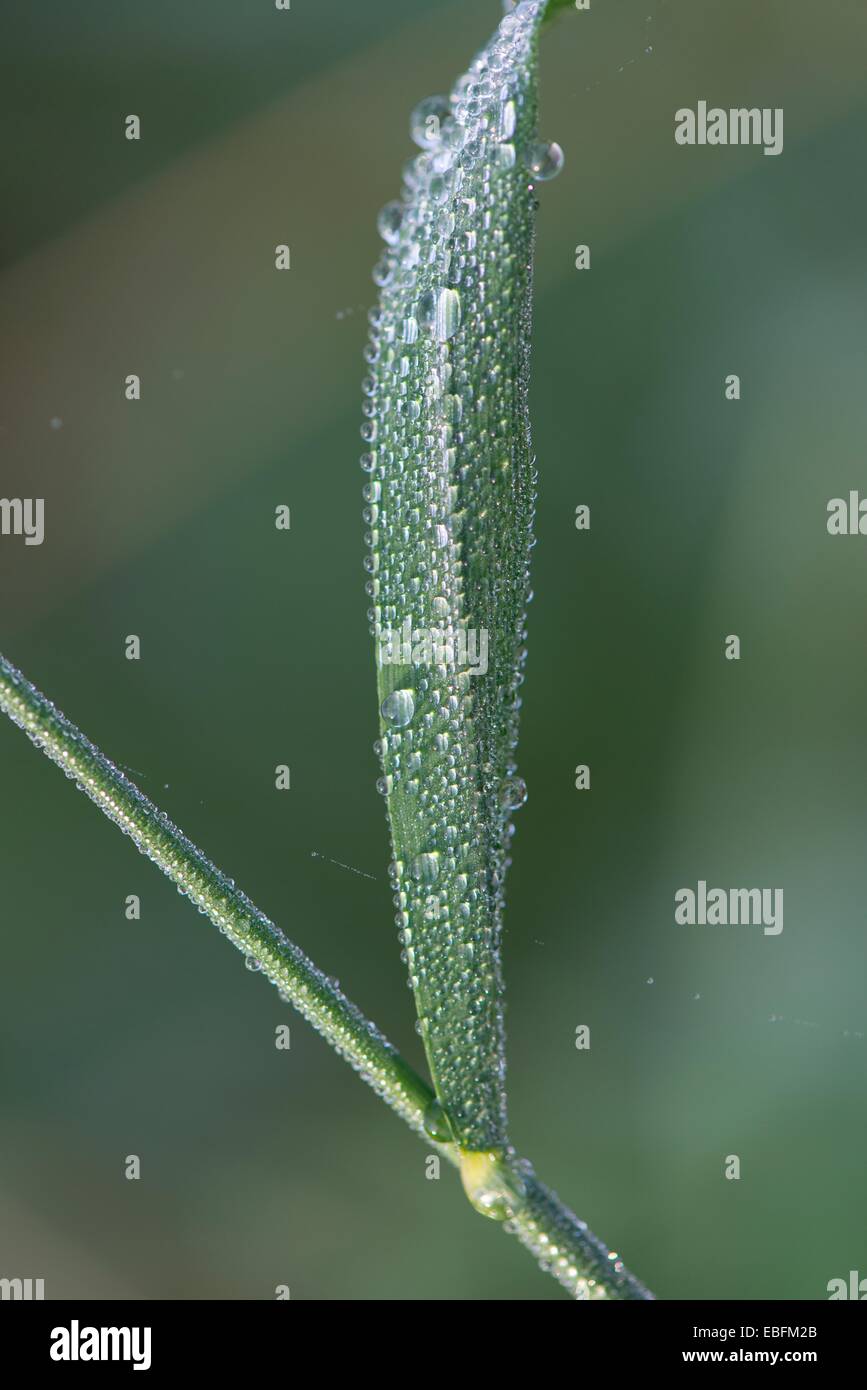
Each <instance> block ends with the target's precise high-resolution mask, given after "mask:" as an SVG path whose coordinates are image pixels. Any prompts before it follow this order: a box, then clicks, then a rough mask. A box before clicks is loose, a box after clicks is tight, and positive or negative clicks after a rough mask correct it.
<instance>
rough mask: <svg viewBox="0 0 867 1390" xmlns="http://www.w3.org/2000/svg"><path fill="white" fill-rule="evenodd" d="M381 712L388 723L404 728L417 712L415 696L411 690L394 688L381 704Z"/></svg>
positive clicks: (397, 727)
mask: <svg viewBox="0 0 867 1390" xmlns="http://www.w3.org/2000/svg"><path fill="white" fill-rule="evenodd" d="M379 712H380V714H381V715H382V717H383V719H384V720H385V722H386V723H387V724H392V725H393V726H394V728H396V729H404V728H405V727H406V725H407V724H409V722H410V720H411V719H412V716H413V715H414V714H415V696H414V695H413V693H412V691H411V690H392V692H391V694H390V695H386V697H385V699H384V700H383V702H382V704H381V705H380V707H379Z"/></svg>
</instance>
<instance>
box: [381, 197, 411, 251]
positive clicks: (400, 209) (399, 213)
mask: <svg viewBox="0 0 867 1390" xmlns="http://www.w3.org/2000/svg"><path fill="white" fill-rule="evenodd" d="M403 213H404V206H403V203H401V202H398V200H397V199H395V200H394V201H393V202H391V203H386V205H385V207H384V208H381V209H380V212H379V216H378V217H377V219H376V228H377V231H378V232H379V235H380V236H381V237H382V239H383V241H387V242H388V244H389V246H393V245H394V243H395V242H396V241H397V239H398V237H399V236H400V226H401V223H402V222H403Z"/></svg>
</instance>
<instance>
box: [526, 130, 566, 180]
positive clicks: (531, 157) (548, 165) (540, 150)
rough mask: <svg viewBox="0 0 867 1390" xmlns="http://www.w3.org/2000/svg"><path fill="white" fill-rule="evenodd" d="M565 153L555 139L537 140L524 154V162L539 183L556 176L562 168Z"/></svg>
mask: <svg viewBox="0 0 867 1390" xmlns="http://www.w3.org/2000/svg"><path fill="white" fill-rule="evenodd" d="M564 160H565V155H564V154H563V151H562V150H561V148H560V146H559V145H558V144H557V142H556V140H551V141H547V142H546V141H545V140H537V141H536V142H535V143H534V144H532V145H530V146H529V147H528V149H527V151H526V153H525V154H524V163H525V164H526V166H527V168H528V169H529V171H530V173H531V174H532V175H533V178H534V179H537V180H538V181H539V183H544V182H545V181H546V180H547V179H553V178H556V177H557V175H558V174H559V172H560V170H561V169H562V168H563V163H564Z"/></svg>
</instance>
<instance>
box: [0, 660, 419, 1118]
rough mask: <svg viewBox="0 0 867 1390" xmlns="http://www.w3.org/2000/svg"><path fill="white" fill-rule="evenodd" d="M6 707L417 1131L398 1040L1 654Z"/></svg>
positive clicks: (1, 703)
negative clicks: (382, 1030) (394, 1041)
mask: <svg viewBox="0 0 867 1390" xmlns="http://www.w3.org/2000/svg"><path fill="white" fill-rule="evenodd" d="M0 711H2V712H3V713H4V714H7V715H9V717H10V718H11V719H12V720H13V721H14V722H15V723H16V724H17V725H18V727H19V728H21V729H23V731H24V732H25V733H26V734H27V735H28V737H29V738H30V739H31V740H32V742H33V743H35V744H36V746H37V747H38V748H40V749H42V751H43V752H45V753H47V754H48V756H49V757H50V758H51V759H52V761H53V762H55V763H57V765H58V766H59V767H60V768H61V769H62V770H63V771H64V772H65V773H66V776H67V777H69V778H70V779H71V780H73V781H74V782H75V783H76V785H77V786H78V788H79V789H80V790H81V791H83V792H85V793H86V794H87V796H89V797H90V799H91V801H93V802H95V804H96V805H97V806H98V807H99V808H100V810H101V811H103V812H104V813H105V814H106V815H107V816H108V817H109V819H110V820H112V821H114V823H115V825H117V826H119V827H120V829H121V830H122V831H123V832H124V834H126V835H128V836H129V837H130V838H131V839H132V840H133V841H134V843H135V845H136V846H137V848H138V849H139V850H141V852H142V853H143V854H146V855H147V857H148V858H149V859H151V860H152V861H153V863H155V864H156V865H157V866H158V868H160V869H161V870H162V871H163V873H165V874H166V875H167V876H168V877H169V878H170V879H171V880H172V882H173V883H174V884H175V885H176V887H177V890H178V892H179V893H182V894H183V895H184V896H185V897H187V898H189V899H190V900H191V901H192V902H193V903H195V905H196V907H197V908H198V909H199V911H200V912H201V913H203V914H205V915H206V916H207V917H209V918H210V920H211V921H212V922H213V923H214V925H215V926H216V927H218V928H219V930H220V931H221V932H222V934H223V935H224V936H225V937H227V939H228V940H230V941H231V942H232V943H233V944H234V945H235V946H237V947H238V949H239V950H240V951H242V952H243V953H244V955H245V957H246V962H247V965H248V966H249V967H250V968H251V969H255V970H261V972H262V973H263V974H264V975H266V976H267V977H268V979H270V980H271V982H272V983H273V984H274V985H276V986H277V988H278V990H279V991H280V994H281V996H282V998H283V999H285V1000H286V1002H288V1003H291V1004H292V1005H294V1007H295V1008H296V1009H297V1010H298V1012H299V1013H300V1014H302V1016H303V1017H304V1018H306V1019H307V1020H308V1021H309V1022H310V1023H311V1024H312V1025H313V1027H314V1028H315V1029H316V1030H317V1031H318V1032H319V1033H321V1034H322V1035H323V1036H324V1037H325V1038H326V1039H327V1041H328V1042H329V1043H330V1044H331V1046H332V1047H333V1048H334V1049H335V1051H337V1052H338V1053H339V1054H340V1055H341V1056H342V1057H343V1058H345V1060H346V1061H347V1062H349V1064H350V1065H351V1066H352V1067H353V1069H354V1070H355V1071H356V1072H358V1073H359V1075H360V1076H361V1077H363V1079H364V1080H365V1081H366V1082H367V1083H368V1085H370V1086H371V1087H372V1088H373V1090H374V1091H375V1092H376V1093H377V1095H379V1096H381V1097H382V1099H383V1100H385V1101H386V1102H387V1103H388V1104H389V1105H390V1106H391V1107H392V1108H393V1109H394V1110H396V1111H397V1113H398V1114H399V1115H400V1116H401V1117H402V1118H403V1119H404V1120H406V1122H407V1123H408V1124H410V1125H411V1126H412V1128H413V1129H415V1130H417V1131H418V1132H420V1133H424V1128H423V1125H424V1108H423V1107H422V1106H421V1105H420V1103H419V1100H418V1099H417V1098H416V1096H415V1095H414V1094H413V1093H412V1088H411V1085H409V1084H408V1083H407V1076H408V1073H405V1072H404V1068H403V1064H402V1062H401V1060H400V1058H399V1056H398V1054H397V1053H396V1052H395V1050H394V1048H393V1047H392V1045H391V1043H389V1042H388V1040H387V1039H386V1038H384V1037H383V1035H382V1034H381V1033H380V1032H379V1030H378V1029H377V1028H376V1026H375V1025H374V1024H373V1023H371V1022H370V1021H369V1020H368V1019H366V1018H365V1017H364V1015H363V1014H362V1013H361V1012H360V1010H359V1009H358V1008H356V1006H355V1005H354V1004H353V1003H352V1002H351V1001H350V1000H349V999H347V998H346V996H345V995H344V994H343V993H342V992H341V990H340V988H339V986H338V984H337V981H336V980H330V979H329V978H328V977H327V976H326V975H324V974H323V973H322V971H320V970H318V969H317V968H316V966H315V965H314V964H313V963H312V961H310V960H308V958H307V957H306V956H305V955H304V953H303V951H301V950H300V949H299V948H298V947H297V946H295V945H294V944H293V943H292V942H291V941H290V940H289V939H288V938H287V937H286V936H285V935H284V933H283V932H282V931H281V930H280V929H279V927H276V926H275V925H274V923H273V922H271V921H269V920H268V918H267V917H266V916H265V915H264V913H262V912H260V911H259V909H258V908H257V907H255V906H254V905H253V903H252V902H251V901H250V899H249V898H248V897H247V896H246V894H244V893H242V892H241V890H240V889H239V888H237V887H236V886H235V884H234V882H233V881H232V879H230V878H227V877H226V876H225V875H224V874H222V873H221V872H220V870H219V869H217V868H216V867H215V865H213V864H212V863H211V862H210V861H209V860H208V859H207V858H206V857H205V855H204V854H202V852H201V850H199V849H197V848H196V846H195V845H194V844H192V842H191V841H190V840H188V839H187V837H186V836H185V835H184V834H183V833H182V831H180V830H178V828H177V827H176V826H175V825H173V824H172V822H171V821H170V820H169V818H168V816H166V815H165V813H164V812H163V811H160V810H158V808H157V807H156V806H155V805H154V804H153V802H151V801H149V800H148V798H147V797H146V796H144V795H143V794H142V792H140V791H139V789H138V787H136V786H135V784H134V783H133V782H131V781H130V779H129V778H128V777H126V776H125V774H124V773H123V772H121V771H120V770H119V769H118V768H117V767H115V765H114V764H113V763H111V762H110V761H109V760H108V758H106V757H105V756H104V755H103V754H102V753H101V752H100V751H99V749H98V748H96V747H94V745H93V744H92V743H91V742H90V741H89V739H87V738H86V737H85V736H84V734H83V733H81V731H80V730H79V729H77V728H76V727H75V725H74V724H72V723H70V721H69V720H68V719H67V718H66V717H65V715H63V714H61V712H60V711H59V710H58V709H57V708H56V707H55V706H54V705H53V704H52V703H51V701H50V700H48V699H46V697H45V696H44V695H42V694H41V693H40V692H39V691H38V690H36V689H35V687H34V686H32V685H31V684H30V682H29V681H27V680H26V679H25V678H24V676H23V675H22V674H21V672H20V671H17V670H16V669H15V667H14V666H12V665H11V664H10V663H9V662H8V661H6V660H5V658H3V657H0Z"/></svg>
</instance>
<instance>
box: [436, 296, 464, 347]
mask: <svg viewBox="0 0 867 1390" xmlns="http://www.w3.org/2000/svg"><path fill="white" fill-rule="evenodd" d="M432 326H433V332H434V337H435V338H438V339H439V341H440V342H445V341H446V339H448V338H453V337H454V336H455V334H456V333H457V331H458V329H459V328H460V326H461V297H460V295H459V294H458V292H457V290H449V289H445V290H440V292H439V294H438V295H437V300H436V312H435V314H434V321H433V325H432Z"/></svg>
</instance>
